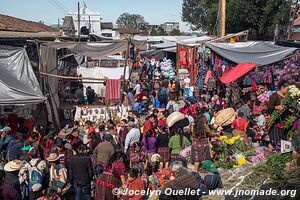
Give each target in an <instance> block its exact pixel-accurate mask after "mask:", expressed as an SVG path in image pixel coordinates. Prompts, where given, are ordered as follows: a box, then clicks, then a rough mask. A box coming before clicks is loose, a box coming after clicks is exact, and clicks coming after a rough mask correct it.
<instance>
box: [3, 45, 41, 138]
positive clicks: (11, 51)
mask: <svg viewBox="0 0 300 200" xmlns="http://www.w3.org/2000/svg"><path fill="white" fill-rule="evenodd" d="M0 88H1V89H0V114H1V115H5V116H7V118H9V121H10V124H12V129H13V130H12V131H13V133H16V129H17V123H18V120H17V119H18V117H22V118H24V119H28V120H32V121H33V120H34V118H35V117H36V116H34V115H33V114H34V113H35V114H38V113H36V112H35V111H36V108H37V106H36V105H37V104H39V103H44V102H45V101H46V97H45V96H44V95H43V93H42V92H41V90H40V86H39V83H38V81H37V79H36V77H35V74H34V72H33V70H32V67H31V64H30V61H29V59H28V56H27V53H26V50H25V49H24V48H19V47H10V46H0Z"/></svg>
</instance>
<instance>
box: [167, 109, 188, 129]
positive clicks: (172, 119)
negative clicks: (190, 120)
mask: <svg viewBox="0 0 300 200" xmlns="http://www.w3.org/2000/svg"><path fill="white" fill-rule="evenodd" d="M184 118H185V115H184V114H182V113H180V112H173V113H171V114H170V115H169V116H168V117H167V121H166V122H167V125H168V127H171V126H173V125H174V124H175V123H176V122H178V121H180V120H183V119H184Z"/></svg>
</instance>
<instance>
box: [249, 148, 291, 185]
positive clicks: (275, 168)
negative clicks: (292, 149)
mask: <svg viewBox="0 0 300 200" xmlns="http://www.w3.org/2000/svg"><path fill="white" fill-rule="evenodd" d="M291 160H292V157H291V154H290V153H285V154H280V153H273V154H270V155H268V156H267V162H266V164H264V165H259V166H257V167H256V168H254V170H255V171H256V172H258V173H263V174H269V175H270V176H271V178H272V179H274V180H280V179H282V178H283V175H284V168H285V166H286V164H287V163H288V162H290V161H291Z"/></svg>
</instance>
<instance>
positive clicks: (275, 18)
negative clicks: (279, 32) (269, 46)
mask: <svg viewBox="0 0 300 200" xmlns="http://www.w3.org/2000/svg"><path fill="white" fill-rule="evenodd" d="M218 2H219V1H218V0H184V1H183V5H182V20H183V21H185V22H188V23H189V24H190V25H191V28H192V29H194V30H203V31H208V32H209V33H212V34H216V28H217V15H218ZM291 5H292V0H252V1H249V0H226V32H227V33H234V32H239V31H244V30H249V31H250V35H252V36H253V38H254V39H263V40H267V39H273V35H274V34H273V33H274V30H275V27H276V23H278V25H288V23H289V14H290V8H291Z"/></svg>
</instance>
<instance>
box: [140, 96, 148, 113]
mask: <svg viewBox="0 0 300 200" xmlns="http://www.w3.org/2000/svg"><path fill="white" fill-rule="evenodd" d="M142 100H143V102H142V104H141V108H142V113H143V114H146V113H148V109H149V103H148V98H147V97H146V96H143V98H142Z"/></svg>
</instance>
